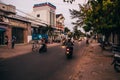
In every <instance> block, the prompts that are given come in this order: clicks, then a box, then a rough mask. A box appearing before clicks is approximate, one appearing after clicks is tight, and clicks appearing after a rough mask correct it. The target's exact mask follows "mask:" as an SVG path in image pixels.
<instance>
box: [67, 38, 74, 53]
mask: <svg viewBox="0 0 120 80" xmlns="http://www.w3.org/2000/svg"><path fill="white" fill-rule="evenodd" d="M65 45H66V47H68V48H70V49H71V50H72V51H73V45H74V44H73V42H72V41H71V39H68V41H67V42H66V44H65Z"/></svg>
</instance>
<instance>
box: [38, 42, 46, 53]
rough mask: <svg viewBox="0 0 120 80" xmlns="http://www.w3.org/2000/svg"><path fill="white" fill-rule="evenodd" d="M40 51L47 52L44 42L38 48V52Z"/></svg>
mask: <svg viewBox="0 0 120 80" xmlns="http://www.w3.org/2000/svg"><path fill="white" fill-rule="evenodd" d="M41 52H47V45H46V44H42V45H41V47H40V49H39V53H41Z"/></svg>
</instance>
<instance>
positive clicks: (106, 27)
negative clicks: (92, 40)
mask: <svg viewBox="0 0 120 80" xmlns="http://www.w3.org/2000/svg"><path fill="white" fill-rule="evenodd" d="M119 5H120V0H89V1H88V3H87V4H84V5H80V4H79V8H80V9H79V10H70V14H71V17H72V18H77V21H76V22H73V24H74V25H75V26H79V27H81V26H84V27H83V28H84V29H85V31H87V32H88V31H90V30H92V31H93V32H94V33H101V34H103V35H105V36H107V37H108V36H109V35H110V33H111V32H115V33H118V34H120V27H119V26H120V16H119V14H120V11H119V9H120V6H119Z"/></svg>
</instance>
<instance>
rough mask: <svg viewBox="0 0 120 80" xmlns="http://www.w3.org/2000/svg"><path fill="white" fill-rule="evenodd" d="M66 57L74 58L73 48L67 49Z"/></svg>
mask: <svg viewBox="0 0 120 80" xmlns="http://www.w3.org/2000/svg"><path fill="white" fill-rule="evenodd" d="M65 55H66V57H67V59H68V58H72V56H73V47H66V51H65Z"/></svg>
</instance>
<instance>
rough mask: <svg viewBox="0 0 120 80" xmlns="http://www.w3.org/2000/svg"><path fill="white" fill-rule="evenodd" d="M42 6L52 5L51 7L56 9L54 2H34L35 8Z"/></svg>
mask: <svg viewBox="0 0 120 80" xmlns="http://www.w3.org/2000/svg"><path fill="white" fill-rule="evenodd" d="M42 6H49V7H51V8H54V9H56V6H54V5H53V4H51V3H49V2H45V3H40V4H34V6H33V8H36V7H42Z"/></svg>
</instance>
